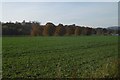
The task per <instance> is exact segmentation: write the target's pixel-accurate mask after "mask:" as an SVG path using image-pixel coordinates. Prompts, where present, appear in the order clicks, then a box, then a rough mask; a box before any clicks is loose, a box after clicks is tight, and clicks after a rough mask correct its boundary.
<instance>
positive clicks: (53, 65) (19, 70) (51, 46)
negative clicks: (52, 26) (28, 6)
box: [2, 36, 118, 78]
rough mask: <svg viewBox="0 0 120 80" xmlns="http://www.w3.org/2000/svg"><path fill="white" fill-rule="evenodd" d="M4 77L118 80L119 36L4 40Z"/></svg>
mask: <svg viewBox="0 0 120 80" xmlns="http://www.w3.org/2000/svg"><path fill="white" fill-rule="evenodd" d="M2 43H3V44H2V52H3V53H2V59H3V64H2V65H3V67H2V70H3V73H2V75H3V78H103V77H116V76H118V75H117V71H118V70H117V56H118V37H116V36H79V37H77V36H72V37H67V36H66V37H3V39H2Z"/></svg>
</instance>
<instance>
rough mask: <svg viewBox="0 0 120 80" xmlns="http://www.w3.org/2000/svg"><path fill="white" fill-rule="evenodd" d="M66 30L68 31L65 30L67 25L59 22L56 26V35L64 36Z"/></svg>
mask: <svg viewBox="0 0 120 80" xmlns="http://www.w3.org/2000/svg"><path fill="white" fill-rule="evenodd" d="M65 32H66V30H65V27H64V26H63V24H59V25H58V26H57V27H56V30H55V36H63V35H64V34H65Z"/></svg>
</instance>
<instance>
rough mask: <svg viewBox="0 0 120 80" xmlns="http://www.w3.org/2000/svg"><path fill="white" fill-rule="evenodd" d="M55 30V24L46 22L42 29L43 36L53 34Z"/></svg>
mask: <svg viewBox="0 0 120 80" xmlns="http://www.w3.org/2000/svg"><path fill="white" fill-rule="evenodd" d="M54 32H55V25H54V24H53V23H50V22H48V23H47V24H46V25H45V27H44V31H43V35H44V36H53V35H54Z"/></svg>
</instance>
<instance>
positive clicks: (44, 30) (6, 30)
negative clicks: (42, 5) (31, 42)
mask: <svg viewBox="0 0 120 80" xmlns="http://www.w3.org/2000/svg"><path fill="white" fill-rule="evenodd" d="M1 24H2V35H31V36H72V35H75V36H80V35H114V34H119V33H120V30H112V29H108V28H91V27H86V26H76V25H75V24H72V25H63V24H58V25H54V24H53V23H51V22H48V23H46V24H45V25H41V24H40V23H39V22H25V20H24V21H23V22H21V23H20V22H16V23H13V22H6V23H1Z"/></svg>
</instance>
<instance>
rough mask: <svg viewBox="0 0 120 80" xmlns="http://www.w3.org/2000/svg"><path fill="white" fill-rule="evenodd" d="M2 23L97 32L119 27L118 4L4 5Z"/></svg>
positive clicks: (15, 3)
mask: <svg viewBox="0 0 120 80" xmlns="http://www.w3.org/2000/svg"><path fill="white" fill-rule="evenodd" d="M2 12H3V13H2V16H3V17H2V20H1V22H10V21H11V22H16V21H17V22H22V21H23V20H25V21H37V22H40V23H41V24H45V23H47V22H52V23H53V24H55V25H58V24H59V23H61V24H65V25H71V24H76V25H82V26H90V27H93V28H96V27H101V28H107V27H110V26H118V4H117V2H107V3H106V2H3V3H2Z"/></svg>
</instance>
